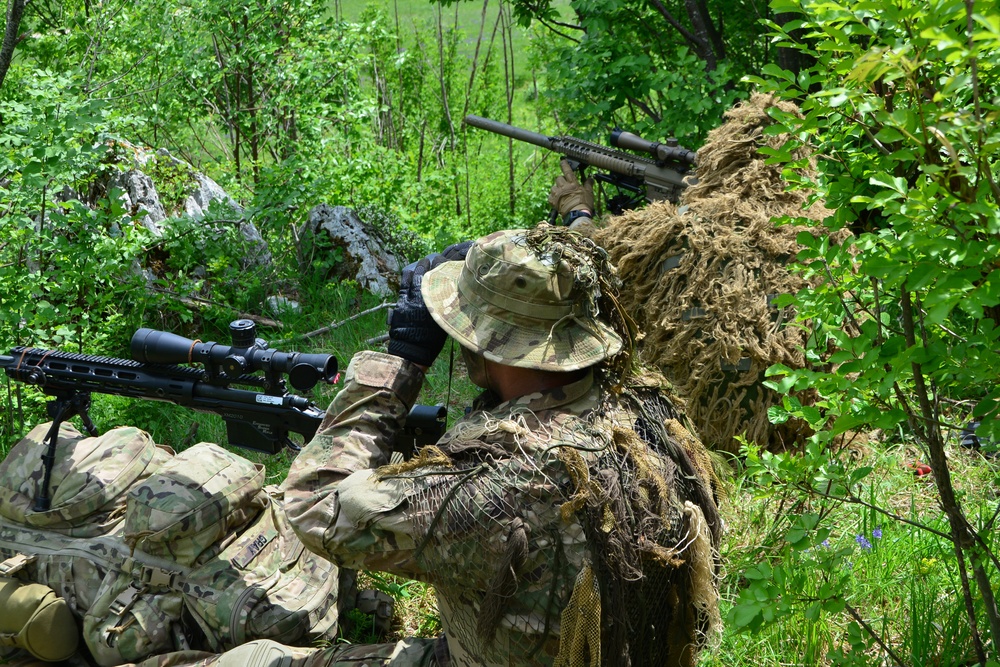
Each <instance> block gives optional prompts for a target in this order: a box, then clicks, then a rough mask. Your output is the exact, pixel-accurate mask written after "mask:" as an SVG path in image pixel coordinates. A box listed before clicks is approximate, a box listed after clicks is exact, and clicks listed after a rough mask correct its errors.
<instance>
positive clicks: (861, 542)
mask: <svg viewBox="0 0 1000 667" xmlns="http://www.w3.org/2000/svg"><path fill="white" fill-rule="evenodd" d="M854 541H855V542H857V543H858V546H859V547H861V549H862V550H863V551H868V550H869V549H871V548H872V543H871V542H869V541H868V538H867V537H865V536H864V535H858V536H857V537H855V538H854Z"/></svg>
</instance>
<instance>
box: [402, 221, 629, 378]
mask: <svg viewBox="0 0 1000 667" xmlns="http://www.w3.org/2000/svg"><path fill="white" fill-rule="evenodd" d="M525 231H526V230H523V229H518V230H511V231H504V232H496V233H493V234H490V235H489V236H485V237H483V238H481V239H479V240H478V241H476V242H475V243H474V244H473V245H472V247H471V248H470V249H469V253H468V255H466V258H465V262H464V263H461V262H446V263H444V264H442V265H440V266H439V267H437V268H436V269H434V270H433V271H430V272H429V273H427V275H426V276H424V279H423V283H422V285H421V291H422V293H423V296H424V303H426V304H427V308H428V310H430V313H431V315H432V316H433V317H434V320H435V321H436V322H437V323H438V324H439V325H441V328H443V329H444V330H445V331H446V332H447V333H448V334H450V335H451V336H452V337H453V338H455V339H456V340H458V342H459V343H461V344H462V345H464V346H465V347H467V348H469V349H471V350H473V351H475V352H478V353H480V354H482V355H483V356H484V357H486V358H487V359H489V360H491V361H495V362H497V363H501V364H505V365H507V366H519V367H521V368H536V369H539V370H547V371H572V370H577V369H579V368H586V367H587V366H592V365H594V364H596V363H597V362H599V361H601V360H602V359H605V358H607V357H610V356H612V355H614V354H616V353H617V352H618V351H619V350H621V347H622V340H621V338H620V337H619V336H618V334H616V333H615V332H614V331H613V330H612V329H611V328H610V327H609V326H608V325H607V324H605V323H604V322H602V321H600V320H598V319H597V318H596V317H595V316H594V315H593V314H592V313H590V312H588V310H587V308H586V304H587V303H588V301H589V300H588V299H587V298H583V297H584V296H585V295H581V294H579V290H580V287H579V286H578V285H577V284H576V281H575V279H574V278H575V275H576V273H575V271H574V267H573V266H571V265H570V263H569V262H568V261H566V259H564V258H557V257H554V256H553V255H546V254H544V253H541V255H542V256H541V257H539V253H537V252H536V251H535V250H533V249H531V248H529V247H528V246H527V244H526V243H525V239H524V234H525Z"/></svg>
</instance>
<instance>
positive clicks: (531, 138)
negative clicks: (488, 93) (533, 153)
mask: <svg viewBox="0 0 1000 667" xmlns="http://www.w3.org/2000/svg"><path fill="white" fill-rule="evenodd" d="M465 124H466V125H471V126H472V127H478V128H479V129H481V130H486V131H488V132H493V133H495V134H502V135H503V136H505V137H510V138H511V139H517V140H518V141H524V142H526V143H529V144H534V145H535V146H541V147H542V148H548V149H549V150H552V142H553V141H554V139H553V137H547V136H545V135H544V134H539V133H538V132H531V131H530V130H524V129H522V128H520V127H514V126H513V125H508V124H507V123H501V122H500V121H498V120H491V119H489V118H483V117H482V116H473V115H472V114H469V115H468V116H466V117H465Z"/></svg>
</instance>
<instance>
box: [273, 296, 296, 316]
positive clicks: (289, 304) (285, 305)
mask: <svg viewBox="0 0 1000 667" xmlns="http://www.w3.org/2000/svg"><path fill="white" fill-rule="evenodd" d="M264 305H265V306H267V310H268V312H269V313H271V314H272V315H277V316H281V315H283V314H285V313H294V314H296V315H298V314H299V313H301V312H302V307H301V306H300V305H299V302H298V301H293V300H292V299H289V298H288V297H284V296H269V297H267V299H265V300H264Z"/></svg>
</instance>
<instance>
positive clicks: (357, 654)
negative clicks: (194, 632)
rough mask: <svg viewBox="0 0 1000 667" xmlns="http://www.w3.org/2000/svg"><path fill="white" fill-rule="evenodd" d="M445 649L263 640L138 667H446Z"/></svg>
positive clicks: (433, 643) (429, 644) (435, 644)
mask: <svg viewBox="0 0 1000 667" xmlns="http://www.w3.org/2000/svg"><path fill="white" fill-rule="evenodd" d="M439 643H440V644H441V646H439ZM441 648H443V641H440V642H439V640H437V639H414V638H410V639H402V640H400V641H398V642H396V643H395V644H361V645H356V646H353V645H341V646H336V647H333V648H326V649H318V648H299V647H293V646H284V645H283V644H279V643H278V642H274V641H271V640H269V639H259V640H257V641H253V642H249V643H247V644H244V645H242V646H237V647H236V648H234V649H232V650H230V651H226V652H225V653H221V654H213V653H204V652H202V651H178V652H177V653H167V654H165V655H158V656H154V657H152V658H149V659H147V660H144V661H143V662H141V663H139V665H137V667H446V666H447V659H444V660H440V659H439V657H438V655H440V652H441ZM436 653H438V655H436ZM445 655H447V653H446V652H445Z"/></svg>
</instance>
